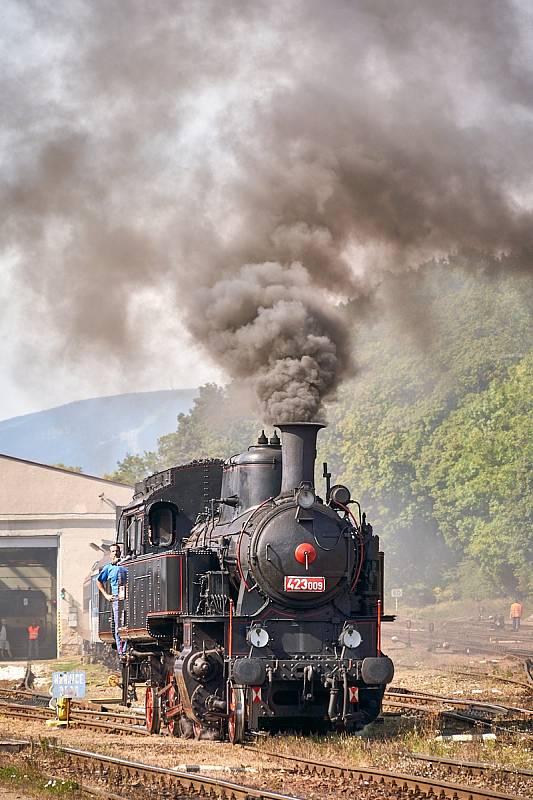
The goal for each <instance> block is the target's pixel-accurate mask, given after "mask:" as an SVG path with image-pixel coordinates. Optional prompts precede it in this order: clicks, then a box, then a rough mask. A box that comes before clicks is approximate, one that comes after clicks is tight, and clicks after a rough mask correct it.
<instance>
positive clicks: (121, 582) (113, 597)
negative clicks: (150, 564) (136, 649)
mask: <svg viewBox="0 0 533 800" xmlns="http://www.w3.org/2000/svg"><path fill="white" fill-rule="evenodd" d="M109 550H110V553H111V562H110V563H109V564H105V566H103V567H102V569H101V570H100V572H99V574H98V578H97V580H96V584H97V586H98V591H99V592H100V594H102V595H103V596H104V597H105V599H106V600H108V601H109V602H110V603H112V604H113V622H114V628H115V630H114V631H113V633H114V635H115V642H116V643H117V653H118V655H119V656H121V655H122V654H123V652H124V649H125V647H126V643H125V642H123V641H122V640H121V638H120V636H119V635H118V629H119V618H118V600H119V591H120V587H121V586H125V584H126V579H127V577H128V571H127V570H126V569H125V568H124V567H121V566H120V563H119V562H120V547H119V546H118V544H113V545H111V547H110V548H109ZM106 581H109V585H110V586H111V594H109V592H108V591H107V590H106V588H105V586H104V583H105V582H106Z"/></svg>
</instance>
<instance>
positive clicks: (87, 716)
mask: <svg viewBox="0 0 533 800" xmlns="http://www.w3.org/2000/svg"><path fill="white" fill-rule="evenodd" d="M0 715H2V716H8V717H16V718H17V719H33V720H39V721H42V722H45V723H46V721H47V720H53V719H55V718H56V714H55V712H54V710H53V709H51V708H48V707H46V708H45V707H42V706H34V705H28V704H22V703H8V702H6V701H3V700H0ZM109 716H110V717H111V719H109V718H108V715H107V713H106V712H101V711H94V712H93V711H89V710H87V709H76V707H74V708H73V709H72V710H71V713H70V721H69V727H80V728H85V729H87V730H92V731H99V732H106V733H114V734H134V735H137V736H148V735H149V734H148V731H147V730H146V728H145V727H144V726H143V725H140V724H136V723H132V722H129V723H124V722H120V721H117V720H116V717H117V716H119V715H116V714H111V715H109Z"/></svg>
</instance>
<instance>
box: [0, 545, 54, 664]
mask: <svg viewBox="0 0 533 800" xmlns="http://www.w3.org/2000/svg"><path fill="white" fill-rule="evenodd" d="M0 618H1V619H4V620H5V624H6V628H7V638H8V640H9V643H10V646H11V654H12V657H13V659H15V660H21V659H26V658H27V656H28V633H27V628H28V625H32V624H34V623H37V625H39V627H40V632H39V658H56V657H57V537H55V536H17V537H13V536H4V537H0Z"/></svg>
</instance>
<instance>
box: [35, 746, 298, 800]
mask: <svg viewBox="0 0 533 800" xmlns="http://www.w3.org/2000/svg"><path fill="white" fill-rule="evenodd" d="M50 751H52V752H56V753H58V754H61V755H64V756H66V759H67V762H68V763H70V764H77V765H81V766H82V767H87V766H90V767H91V768H92V770H93V771H94V770H97V769H98V770H101V769H102V768H107V770H108V773H109V775H110V776H112V775H113V774H115V775H117V776H118V775H126V776H128V777H135V778H138V779H141V780H142V779H145V780H147V781H148V782H149V783H150V784H155V785H156V786H157V787H158V788H160V787H161V786H168V787H172V786H178V787H179V788H180V790H182V791H185V792H190V793H192V794H197V795H200V796H201V797H221V798H225V800H299V798H296V797H294V796H293V795H286V794H280V793H279V792H271V791H269V790H267V789H258V788H255V787H251V786H243V785H241V784H238V783H232V782H231V781H225V780H221V779H218V778H211V777H209V776H207V775H200V774H199V773H190V772H180V771H179V770H174V769H167V768H165V767H155V766H152V765H151V764H142V763H140V762H138V761H128V760H126V759H123V758H115V757H113V756H106V755H102V754H101V753H91V752H89V751H87V750H76V749H74V748H71V747H60V746H57V745H51V746H50Z"/></svg>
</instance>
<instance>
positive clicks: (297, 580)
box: [285, 575, 326, 592]
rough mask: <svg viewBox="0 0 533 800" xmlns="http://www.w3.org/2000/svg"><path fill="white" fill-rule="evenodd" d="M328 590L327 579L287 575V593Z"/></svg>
mask: <svg viewBox="0 0 533 800" xmlns="http://www.w3.org/2000/svg"><path fill="white" fill-rule="evenodd" d="M325 590H326V579H325V578H311V577H307V576H306V575H304V576H303V577H298V576H297V575H285V591H286V592H324V591H325Z"/></svg>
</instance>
